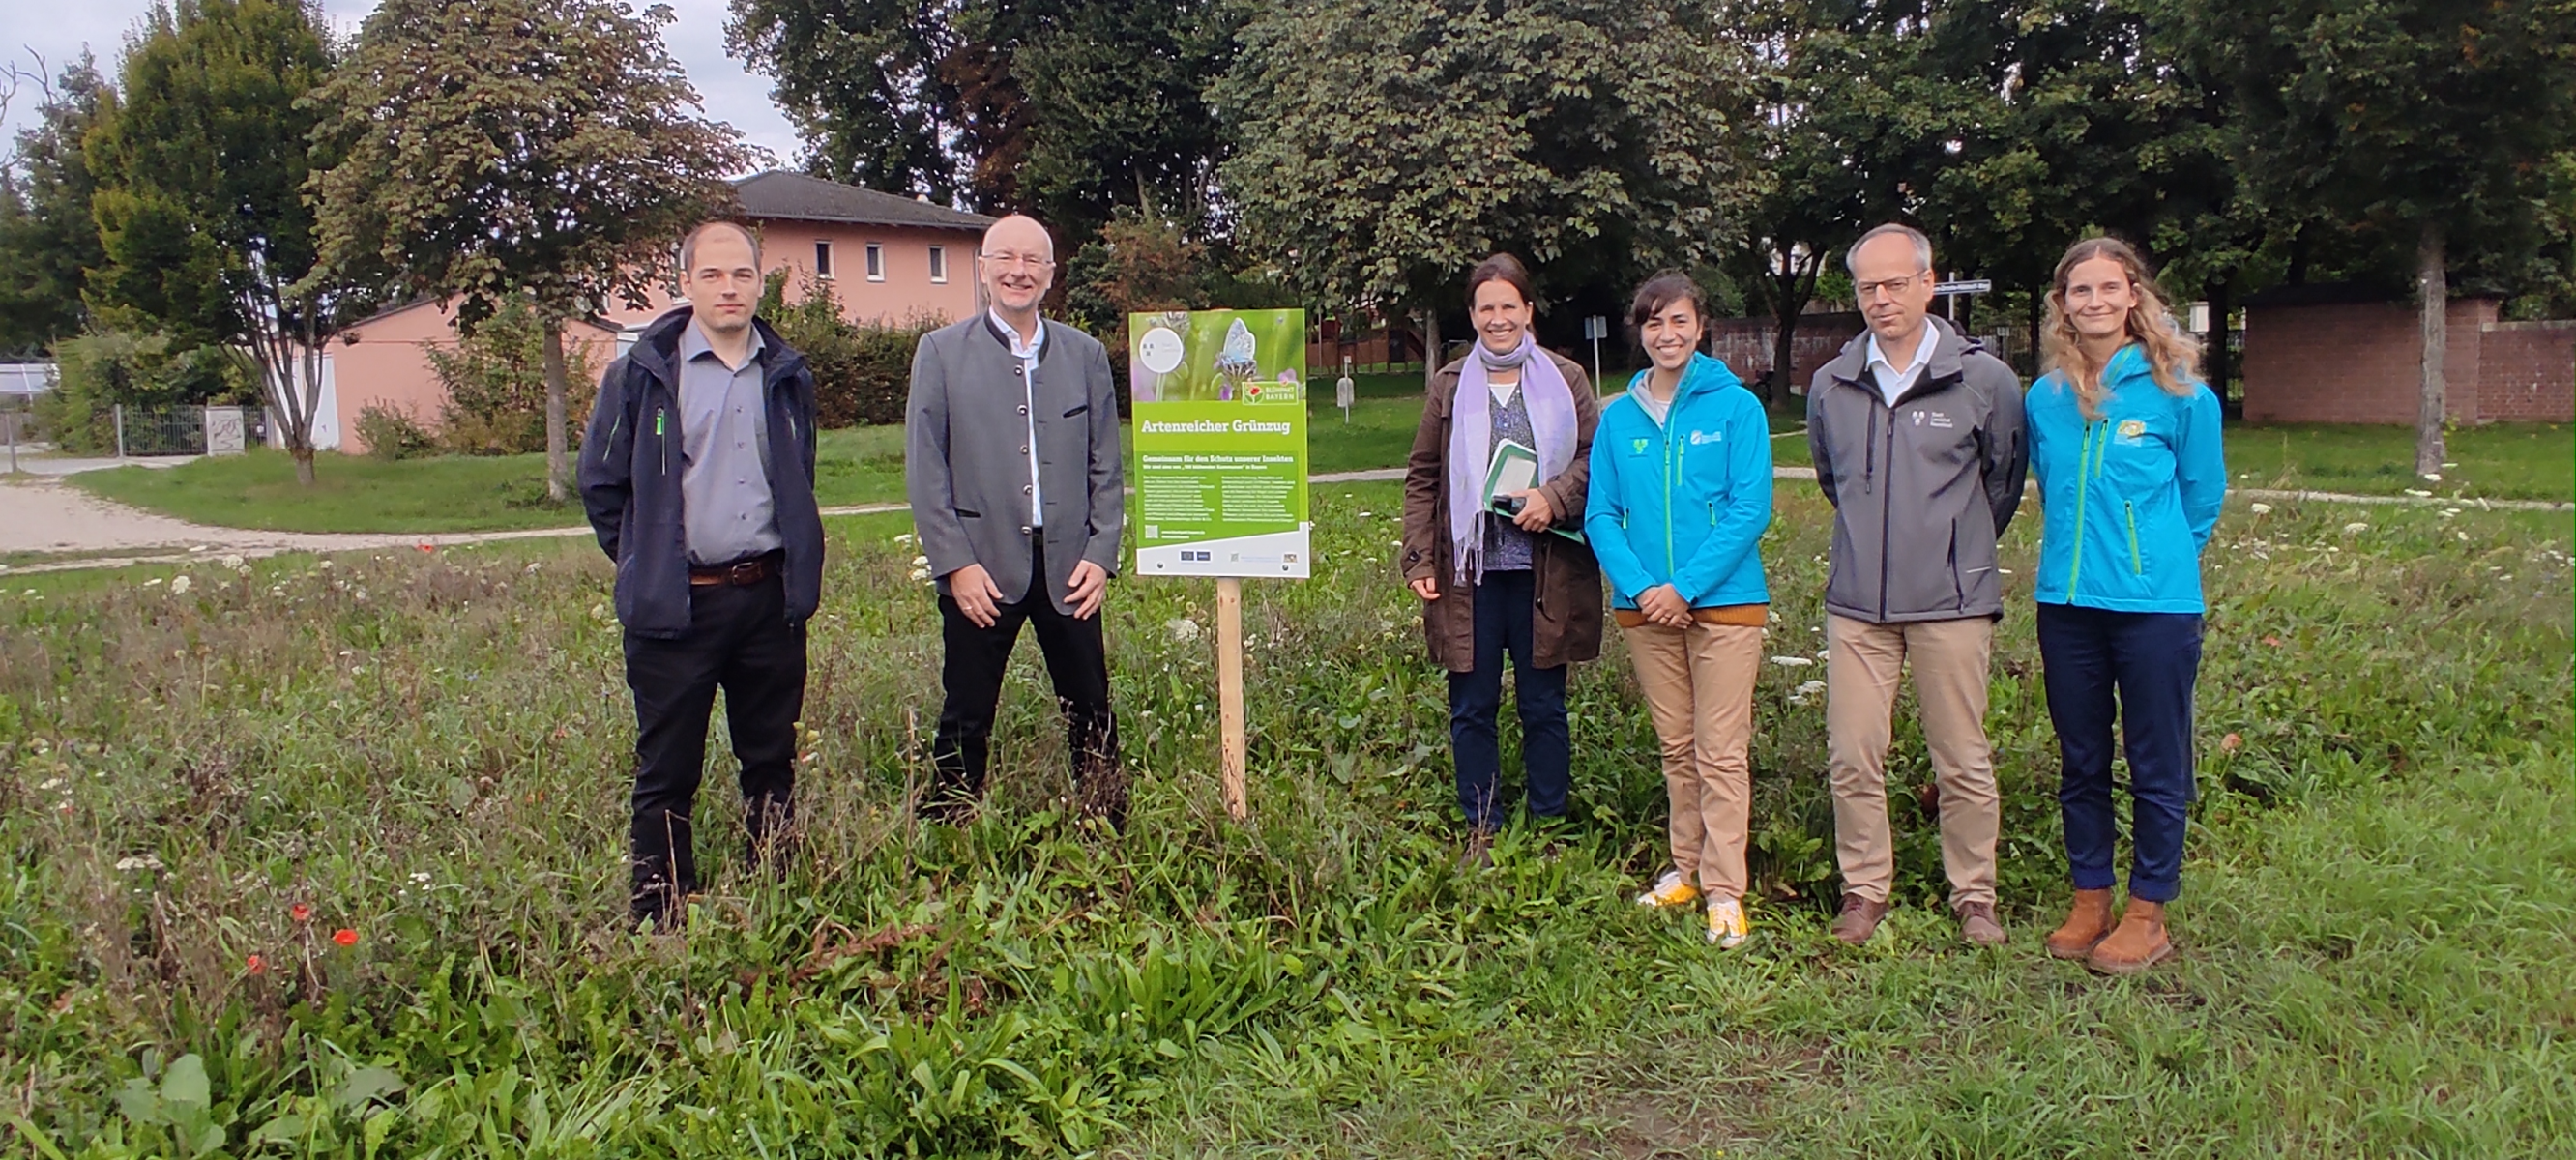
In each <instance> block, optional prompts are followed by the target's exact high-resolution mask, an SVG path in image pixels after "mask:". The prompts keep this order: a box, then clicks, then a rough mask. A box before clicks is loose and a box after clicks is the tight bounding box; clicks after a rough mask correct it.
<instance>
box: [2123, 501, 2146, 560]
mask: <svg viewBox="0 0 2576 1160" xmlns="http://www.w3.org/2000/svg"><path fill="white" fill-rule="evenodd" d="M2120 510H2121V512H2122V513H2124V514H2126V515H2127V516H2128V519H2129V571H2130V572H2131V573H2134V574H2136V575H2139V576H2144V575H2146V574H2147V558H2146V556H2145V555H2144V554H2143V553H2141V552H2139V551H2138V505H2137V504H2136V503H2134V502H2132V501H2129V500H2121V501H2120Z"/></svg>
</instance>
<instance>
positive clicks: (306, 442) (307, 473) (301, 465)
mask: <svg viewBox="0 0 2576 1160" xmlns="http://www.w3.org/2000/svg"><path fill="white" fill-rule="evenodd" d="M294 455H295V482H297V483H300V484H303V485H304V486H306V487H311V486H313V441H312V440H310V439H303V440H298V441H297V442H296V446H295V450H294Z"/></svg>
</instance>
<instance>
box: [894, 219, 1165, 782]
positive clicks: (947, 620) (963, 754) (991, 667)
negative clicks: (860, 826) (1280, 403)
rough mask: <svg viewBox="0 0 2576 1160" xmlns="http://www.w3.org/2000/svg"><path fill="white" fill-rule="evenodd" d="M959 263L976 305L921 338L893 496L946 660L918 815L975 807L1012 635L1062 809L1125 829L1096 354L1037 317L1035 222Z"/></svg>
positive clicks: (1117, 527)
mask: <svg viewBox="0 0 2576 1160" xmlns="http://www.w3.org/2000/svg"><path fill="white" fill-rule="evenodd" d="M975 266H976V277H977V280H978V281H979V283H980V284H981V289H982V292H983V297H984V299H985V301H986V303H987V305H988V308H987V309H985V310H983V311H981V312H978V313H977V314H975V315H974V316H972V317H969V318H967V319H965V320H964V321H961V322H956V323H952V324H950V325H948V326H945V327H942V328H940V329H938V330H934V331H932V332H930V333H929V334H927V335H924V336H922V339H921V348H920V350H919V351H918V352H916V353H915V354H914V356H913V360H912V401H911V403H910V405H909V406H908V407H907V408H906V410H905V415H904V427H905V436H906V450H905V460H904V484H905V491H906V493H907V494H908V495H909V497H910V498H911V501H912V521H913V527H914V529H915V531H916V532H917V533H918V534H919V536H920V538H921V551H922V554H923V555H925V556H928V557H929V558H930V571H931V574H932V575H933V576H936V577H937V578H938V588H939V618H940V633H941V637H942V640H943V643H944V645H945V650H946V657H945V660H944V662H943V663H942V665H941V670H940V681H941V684H942V685H943V686H944V690H945V694H946V702H945V704H943V705H942V706H941V708H940V711H939V733H938V735H937V737H936V738H935V739H934V740H933V741H932V743H931V763H932V765H933V767H934V774H933V778H932V782H931V786H930V789H929V791H928V792H927V793H926V794H924V795H923V799H922V803H921V807H920V809H921V813H922V814H923V815H924V816H925V817H930V818H934V819H937V820H942V821H950V822H955V821H960V820H962V819H964V818H965V817H967V816H969V815H971V813H972V812H973V810H974V808H975V805H976V803H977V802H978V801H979V800H981V798H982V796H983V792H984V773H985V764H986V752H987V749H988V744H987V742H988V740H989V738H990V737H991V735H992V732H993V712H994V709H995V707H996V706H997V705H998V703H999V702H1000V700H1001V694H1002V676H1003V673H1004V672H1005V671H1006V670H1007V669H1008V668H1009V665H1010V660H1011V648H1012V646H1013V645H1014V644H1016V643H1018V641H1019V636H1020V626H1021V625H1022V624H1023V623H1025V624H1028V625H1029V626H1031V627H1032V628H1034V629H1035V630H1036V632H1037V638H1038V648H1039V650H1040V651H1041V652H1043V653H1044V654H1045V655H1046V665H1047V675H1048V676H1049V677H1050V678H1051V679H1052V680H1053V681H1054V683H1055V695H1056V703H1057V705H1058V706H1059V707H1060V708H1061V709H1062V710H1063V712H1064V718H1065V741H1066V745H1065V748H1066V750H1067V752H1068V754H1069V755H1070V762H1071V765H1072V772H1073V783H1074V790H1075V795H1074V796H1075V800H1076V802H1077V803H1078V804H1079V805H1080V806H1081V808H1082V809H1083V810H1084V811H1085V812H1086V813H1092V814H1096V815H1099V816H1103V817H1106V818H1107V819H1108V820H1109V822H1110V824H1111V825H1124V824H1125V822H1126V810H1127V797H1126V779H1125V778H1124V776H1122V774H1121V773H1120V770H1119V768H1118V723H1117V720H1116V718H1115V717H1114V716H1112V714H1111V713H1110V708H1109V659H1108V654H1107V651H1106V647H1105V642H1104V639H1103V637H1102V635H1101V631H1100V616H1099V613H1100V604H1101V601H1102V599H1103V598H1104V597H1105V596H1106V595H1107V592H1108V585H1109V577H1110V576H1111V575H1112V574H1113V573H1115V572H1116V571H1117V568H1118V552H1119V537H1120V536H1121V534H1122V533H1123V532H1124V531H1125V528H1126V506H1125V505H1126V480H1125V467H1124V462H1125V461H1124V459H1123V458H1122V456H1121V453H1120V450H1119V446H1118V429H1119V419H1118V400H1117V396H1116V390H1117V388H1116V385H1115V384H1114V383H1113V382H1112V380H1111V379H1110V377H1109V353H1108V351H1107V350H1105V349H1103V348H1102V347H1101V345H1100V343H1099V341H1098V340H1096V339H1094V338H1092V337H1091V336H1090V335H1087V334H1084V333H1082V332H1081V331H1079V330H1076V329H1074V328H1073V327H1070V326H1067V325H1065V324H1063V323H1061V322H1051V321H1048V320H1046V319H1043V318H1040V317H1039V316H1038V303H1039V302H1040V301H1041V300H1043V299H1044V298H1045V297H1046V293H1047V290H1048V288H1049V287H1051V286H1053V285H1054V283H1055V241H1054V239H1052V238H1050V237H1049V236H1048V235H1047V232H1046V228H1045V227H1044V226H1041V225H1039V224H1038V223H1037V222H1036V221H1035V220H1034V219H1031V218H1027V217H1021V216H1016V215H1014V216H1012V217H1006V218H1003V219H1002V220H1000V221H998V222H995V223H993V225H992V228H990V229H988V230H986V231H985V233H984V244H983V248H982V252H981V253H979V254H977V255H976V258H975Z"/></svg>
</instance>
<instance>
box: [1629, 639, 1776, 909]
mask: <svg viewBox="0 0 2576 1160" xmlns="http://www.w3.org/2000/svg"><path fill="white" fill-rule="evenodd" d="M1619 631H1620V633H1621V634H1622V635H1624V636H1626V637H1627V638H1628V656H1629V657H1630V659H1632V660H1634V661H1635V662H1636V665H1637V684H1638V685H1639V686H1640V687H1642V688H1643V689H1644V690H1645V693H1646V708H1647V711H1648V712H1649V713H1650V714H1652V716H1653V717H1654V721H1655V738H1656V740H1657V741H1659V742H1661V743H1662V747H1663V758H1664V796H1665V798H1666V799H1667V800H1668V801H1669V803H1670V804H1671V806H1672V842H1673V869H1675V870H1678V871H1680V872H1681V875H1682V880H1683V881H1685V882H1691V881H1696V882H1697V883H1698V884H1699V888H1700V889H1701V890H1703V891H1706V892H1707V893H1708V894H1710V895H1713V896H1717V897H1722V898H1742V897H1744V891H1745V886H1746V883H1745V871H1744V842H1745V836H1746V831H1747V830H1748V828H1749V827H1750V825H1751V821H1752V807H1753V763H1752V759H1751V756H1750V755H1749V754H1748V752H1747V750H1748V749H1749V748H1750V747H1751V745H1752V743H1753V682H1754V679H1755V678H1756V677H1757V676H1758V675H1760V673H1761V668H1762V630H1761V629H1759V628H1756V627H1753V626H1751V625H1741V624H1709V623H1706V622H1701V621H1694V622H1692V624H1691V626H1690V627H1689V628H1664V627H1662V626H1660V625H1654V624H1643V625H1639V626H1637V627H1635V628H1622V629H1620V630H1619Z"/></svg>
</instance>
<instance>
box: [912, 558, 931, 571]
mask: <svg viewBox="0 0 2576 1160" xmlns="http://www.w3.org/2000/svg"><path fill="white" fill-rule="evenodd" d="M928 563H930V557H928V556H915V557H913V558H912V566H913V567H915V568H919V567H922V566H923V565H926V564H928Z"/></svg>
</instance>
